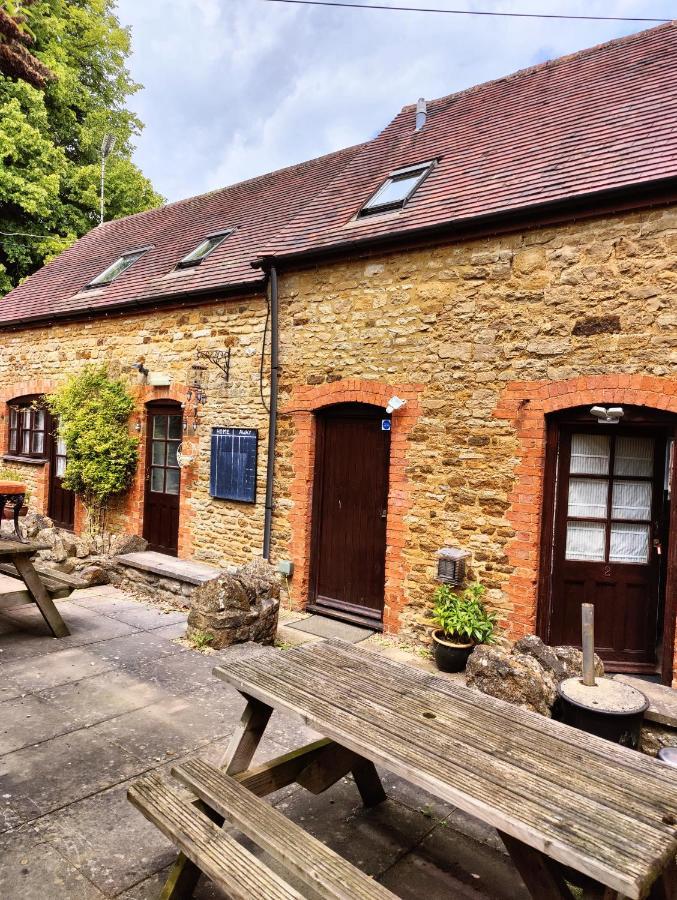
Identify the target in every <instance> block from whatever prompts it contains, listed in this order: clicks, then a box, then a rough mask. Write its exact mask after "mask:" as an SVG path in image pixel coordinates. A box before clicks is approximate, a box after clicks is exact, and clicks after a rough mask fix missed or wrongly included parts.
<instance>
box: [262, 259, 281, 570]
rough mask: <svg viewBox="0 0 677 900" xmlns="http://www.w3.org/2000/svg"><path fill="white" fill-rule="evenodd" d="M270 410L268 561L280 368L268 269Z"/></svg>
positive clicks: (276, 307) (277, 326) (265, 552)
mask: <svg viewBox="0 0 677 900" xmlns="http://www.w3.org/2000/svg"><path fill="white" fill-rule="evenodd" d="M269 278H270V281H269V284H270V409H269V412H268V462H267V465H266V514H265V519H264V523H263V558H264V559H267V560H270V540H271V533H272V528H273V477H274V475H275V443H276V438H277V384H278V374H279V368H280V346H279V343H280V315H279V313H280V309H279V304H278V297H277V270H276V269H275V266H271V267H270V272H269Z"/></svg>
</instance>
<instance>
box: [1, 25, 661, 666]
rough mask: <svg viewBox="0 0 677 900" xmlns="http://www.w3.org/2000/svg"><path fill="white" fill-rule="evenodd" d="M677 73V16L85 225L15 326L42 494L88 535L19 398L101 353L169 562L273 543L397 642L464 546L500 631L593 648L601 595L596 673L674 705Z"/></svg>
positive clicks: (11, 445)
mask: <svg viewBox="0 0 677 900" xmlns="http://www.w3.org/2000/svg"><path fill="white" fill-rule="evenodd" d="M676 73H677V26H676V25H675V24H674V23H673V24H669V25H665V26H661V27H659V28H655V29H652V30H649V31H645V32H642V33H639V34H635V35H631V36H629V37H627V38H623V39H620V40H617V41H613V42H611V43H608V44H605V45H602V46H599V47H595V48H592V49H591V50H587V51H584V52H581V53H577V54H574V55H572V56H569V57H564V58H562V59H558V60H555V61H553V62H549V63H545V64H542V65H539V66H536V67H534V68H532V69H528V70H524V71H521V72H518V73H516V74H515V75H512V76H510V77H508V78H504V79H500V80H498V81H494V82H490V83H487V84H484V85H480V86H478V87H475V88H471V89H469V90H467V91H464V92H461V93H458V94H453V95H451V96H448V97H444V98H442V99H439V100H435V101H432V102H428V103H427V104H426V103H425V102H423V101H419V103H418V104H417V105H415V106H408V107H405V108H404V109H403V110H402V111H401V112H400V114H399V115H398V116H397V117H396V118H395V119H394V120H393V122H392V123H391V124H390V125H389V126H388V127H387V128H386V129H385V130H384V131H383V132H382V133H381V134H380V135H379V136H378V137H377V138H375V139H374V140H373V141H370V142H368V143H366V144H364V145H361V146H359V147H353V148H350V149H348V150H346V151H344V152H342V153H338V154H333V155H331V156H328V157H323V158H322V159H319V160H315V161H313V162H310V163H307V164H305V165H304V166H298V167H294V168H293V169H288V170H283V171H282V172H277V173H273V174H271V175H269V176H264V177H263V178H261V179H255V180H254V181H251V182H246V183H244V184H241V185H236V186H234V187H231V188H227V189H226V190H224V191H217V192H215V193H213V194H210V195H207V196H205V197H198V198H194V199H192V200H188V201H184V202H182V203H178V204H171V205H169V206H167V207H165V208H163V209H162V210H158V211H154V212H150V213H143V214H140V215H137V216H133V217H131V218H129V219H126V220H121V221H118V222H111V223H107V224H106V225H104V226H102V227H100V228H97V229H95V230H94V231H93V232H91V233H90V234H89V235H87V236H86V237H84V238H83V239H82V240H80V241H79V242H78V243H76V244H75V245H74V247H73V248H71V249H70V250H69V251H67V252H66V253H64V254H63V255H62V256H60V257H59V258H58V259H57V260H55V261H54V262H53V263H51V264H50V265H49V266H47V267H45V268H44V269H43V270H41V271H40V272H38V273H36V274H35V275H34V276H33V277H32V278H30V279H29V280H28V281H27V282H26V283H24V284H23V285H21V286H20V287H18V288H16V289H15V290H14V291H12V292H11V293H10V294H9V295H8V297H6V298H5V300H4V301H3V304H2V306H1V307H0V326H1V327H2V328H3V330H4V335H3V343H4V351H5V352H4V354H3V357H2V367H1V370H0V386H1V390H2V398H0V399H1V400H2V401H3V403H4V404H5V407H4V415H3V424H4V445H3V446H4V448H5V449H6V451H7V456H8V457H10V458H11V459H12V464H13V465H18V466H21V467H22V468H23V469H25V471H26V472H28V473H31V474H30V479H31V480H32V482H33V483H34V485H35V492H34V496H33V501H32V502H33V503H34V504H35V505H36V507H38V508H40V509H43V510H45V511H51V513H52V514H53V515H54V516H55V517H56V519H57V520H58V521H59V523H60V524H61V525H62V526H63V527H74V528H75V529H77V528H79V527H81V523H80V518H81V517H80V516H79V515H78V506H77V502H75V505H74V515H71V516H70V518H68V516H67V515H65V514H63V513H61V512H60V510H64V509H66V510H67V509H68V508H69V506H68V504H69V503H71V501H70V500H69V499H68V498H65V499H64V498H63V497H61V498H60V495H59V491H62V488H60V487H59V472H60V471H62V470H63V465H64V464H65V463H66V462H67V461H65V460H64V457H63V452H62V451H63V449H64V448H63V447H60V446H59V442H58V439H57V438H55V437H52V436H51V431H53V429H51V431H50V428H49V427H48V423H46V419H45V417H44V416H43V414H42V413H41V411H40V410H39V409H36V408H35V407H34V406H31V405H29V404H28V400H31V399H33V398H35V397H36V396H39V395H41V394H43V393H45V392H47V391H49V390H50V389H52V387H53V386H54V385H56V384H58V383H59V381H60V379H62V378H63V377H64V375H65V374H67V373H68V372H72V371H76V370H77V369H78V367H80V366H81V365H82V364H83V363H84V362H91V361H95V362H96V361H106V362H107V363H108V364H109V366H110V368H111V370H113V371H114V372H118V373H124V374H125V375H126V376H127V377H128V378H129V379H130V383H133V384H135V390H136V392H137V396H138V408H137V410H138V411H137V414H136V415H135V417H134V418H133V421H132V422H131V423H130V427H131V428H132V429H135V430H136V431H137V432H138V433H139V435H140V438H141V447H142V451H143V452H142V461H141V466H140V468H139V473H138V477H137V480H136V484H135V486H134V488H133V489H132V490H131V491H130V492H129V495H128V496H127V497H125V498H124V502H123V503H122V504H121V507H120V510H119V514H118V516H117V521H116V525H117V527H118V528H120V529H121V530H124V531H127V532H130V533H140V534H144V535H145V536H146V538H147V539H148V540H149V542H150V546H151V547H152V548H154V549H157V550H161V551H163V552H166V553H176V552H178V554H179V555H181V556H185V557H190V558H194V559H199V560H203V561H206V562H211V563H214V564H217V565H223V564H224V563H239V562H243V561H246V560H247V559H248V558H250V556H251V555H252V553H253V552H261V550H262V551H263V553H264V555H266V556H270V558H271V559H272V561H273V562H274V563H276V564H281V565H282V568H283V570H284V571H285V572H286V573H288V588H289V593H290V596H291V599H292V601H293V602H294V603H295V604H297V605H298V606H301V607H304V608H310V609H312V610H314V611H317V612H322V613H324V614H326V615H331V616H338V617H342V618H345V619H347V620H349V621H357V622H365V623H368V624H370V625H371V626H372V627H375V628H384V629H385V630H387V631H390V632H408V633H417V632H420V630H421V621H422V618H423V617H424V615H425V612H426V610H427V607H428V606H429V602H430V595H431V592H432V590H433V589H434V587H435V585H436V583H437V582H436V576H437V573H438V565H439V561H440V555H439V552H440V551H441V550H445V549H447V550H453V551H460V552H461V553H463V554H469V556H468V557H467V565H468V566H469V572H470V574H471V576H472V577H475V578H478V579H480V580H481V581H482V582H483V583H484V584H485V585H486V586H487V588H488V596H489V600H490V602H491V604H492V605H493V606H494V607H495V608H497V609H499V610H500V611H501V616H502V622H503V625H504V626H505V628H506V629H507V631H508V633H509V634H510V635H511V636H512V637H520V636H522V635H524V634H527V633H531V632H536V633H538V634H540V635H541V636H542V637H543V638H544V639H545V640H546V641H549V642H551V643H574V644H575V643H578V638H579V616H580V603H581V602H582V601H584V600H585V601H590V602H593V603H594V604H595V606H596V628H597V643H598V649H599V651H600V654H601V655H602V656H603V657H604V658H605V660H606V664H607V669H608V670H610V671H627V672H638V673H642V672H644V673H659V674H660V675H661V677H662V679H663V680H664V681H665V682H666V683H670V681H671V680H672V669H673V658H674V645H675V596H676V585H677V577H676V576H677V512H676V510H677V504H675V502H674V501H673V500H672V497H673V494H674V490H675V487H676V486H677V475H675V466H674V465H673V458H674V439H675V430H676V428H677V368H676V365H675V363H676V358H675V357H676V349H677V339H676V337H675V325H676V324H677V299H676V290H677V206H676V204H675V201H676V188H677V143H676V142H675V140H674V134H675V123H676V120H677V94H676V93H675V91H674V86H673V85H674V80H675V74H676ZM214 351H218V352H217V353H215V352H214ZM134 367H136V368H134ZM226 369H227V377H226V371H225V370H226ZM144 373H145V374H144ZM271 425H272V428H271ZM41 434H43V437H42V438H41V437H40V435H41ZM180 440H182V441H183V447H182V449H183V451H184V457H185V458H188V459H189V458H190V457H191V456H192V457H193V458H192V461H191V462H189V463H188V464H186V465H184V467H183V468H179V467H178V466H177V464H176V452H175V451H176V447H177V445H178V443H179V441H180ZM26 448H28V451H27V450H26ZM186 448H187V449H186ZM268 448H270V449H271V450H272V451H273V452H272V454H271V455H270V459H271V460H273V461H274V464H271V465H269V464H268V459H269V453H268ZM62 493H63V491H62ZM55 498H56V499H55Z"/></svg>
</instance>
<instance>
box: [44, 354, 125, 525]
mask: <svg viewBox="0 0 677 900" xmlns="http://www.w3.org/2000/svg"><path fill="white" fill-rule="evenodd" d="M46 403H47V405H48V407H49V409H50V410H51V412H52V413H53V414H54V415H55V416H57V418H58V420H59V434H60V436H61V437H62V438H63V440H64V441H65V443H66V450H67V463H66V474H65V476H64V479H63V484H64V487H66V488H69V489H70V490H72V491H75V493H76V494H79V495H80V496H81V497H82V499H83V502H84V503H85V505H86V506H87V508H88V509H89V510H90V513H93V514H94V515H93V516H92V520H93V521H94V522H99V523H101V522H102V521H103V515H104V514H105V510H106V509H107V507H108V505H109V503H110V501H111V499H112V498H113V497H115V496H116V495H118V494H121V493H122V492H123V491H125V490H126V489H127V488H128V487H129V485H130V483H131V481H132V477H133V475H134V471H135V469H136V465H137V462H138V440H137V438H135V437H131V436H130V435H129V433H128V429H127V421H128V419H129V416H130V414H131V412H132V410H133V409H134V400H133V398H132V397H131V396H130V395H129V394H128V393H127V389H126V387H125V385H124V384H123V383H122V382H121V381H114V380H111V379H110V378H109V377H108V373H107V371H106V368H105V367H98V366H86V367H85V368H84V369H83V370H82V371H81V372H80V374H78V375H75V376H73V377H72V378H70V379H69V380H68V381H67V382H66V383H65V384H64V386H63V387H62V388H61V389H60V390H59V391H57V392H56V393H54V394H51V395H50V396H48V397H47V398H46Z"/></svg>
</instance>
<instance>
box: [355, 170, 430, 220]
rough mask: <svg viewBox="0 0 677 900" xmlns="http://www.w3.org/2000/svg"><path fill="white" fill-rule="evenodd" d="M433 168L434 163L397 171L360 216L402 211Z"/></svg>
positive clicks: (365, 206)
mask: <svg viewBox="0 0 677 900" xmlns="http://www.w3.org/2000/svg"><path fill="white" fill-rule="evenodd" d="M432 167H433V163H432V162H426V163H420V164H419V165H417V166H407V168H406V169H396V170H395V171H394V172H391V173H390V175H389V176H388V177H387V178H386V180H385V181H384V182H383V184H382V185H381V187H380V188H379V189H378V190H377V191H376V193H375V194H373V195H372V196H371V197H370V198H369V200H367V202H366V203H365V204H364V206H363V207H362V209H361V210H360V212H359V215H360V216H373V215H375V214H376V213H381V212H387V211H389V210H392V209H401V208H402V207H403V206H404V204H405V203H406V202H407V200H408V199H409V198H410V197H411V195H412V194H413V193H414V191H415V190H416V188H417V187H418V186H419V185H420V183H421V182H422V181H423V179H424V178H425V177H426V175H427V174H428V172H430V170H431V169H432Z"/></svg>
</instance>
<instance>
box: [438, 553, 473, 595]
mask: <svg viewBox="0 0 677 900" xmlns="http://www.w3.org/2000/svg"><path fill="white" fill-rule="evenodd" d="M469 556H470V552H469V551H468V550H460V549H459V548H458V547H442V549H441V550H438V551H437V580H438V581H442V582H444V584H451V585H454V586H455V585H459V584H462V583H463V581H465V568H466V560H467V559H468V557H469Z"/></svg>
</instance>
